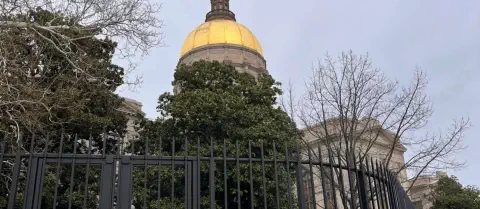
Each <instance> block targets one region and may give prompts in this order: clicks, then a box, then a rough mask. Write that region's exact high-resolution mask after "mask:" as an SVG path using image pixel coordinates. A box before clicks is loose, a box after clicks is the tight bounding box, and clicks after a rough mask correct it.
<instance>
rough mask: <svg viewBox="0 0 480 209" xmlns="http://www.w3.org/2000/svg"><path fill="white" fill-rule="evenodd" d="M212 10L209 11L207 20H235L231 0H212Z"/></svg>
mask: <svg viewBox="0 0 480 209" xmlns="http://www.w3.org/2000/svg"><path fill="white" fill-rule="evenodd" d="M210 4H211V11H210V12H209V13H207V16H206V18H205V22H208V21H211V20H218V19H223V20H232V21H235V14H234V13H233V12H232V11H230V0H210Z"/></svg>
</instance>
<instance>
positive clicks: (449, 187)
mask: <svg viewBox="0 0 480 209" xmlns="http://www.w3.org/2000/svg"><path fill="white" fill-rule="evenodd" d="M432 209H480V190H478V188H475V187H473V186H466V187H464V186H462V185H461V184H460V183H459V182H458V179H457V177H455V176H452V177H442V178H441V179H440V180H439V181H438V183H437V185H436V186H435V190H434V192H433V207H432Z"/></svg>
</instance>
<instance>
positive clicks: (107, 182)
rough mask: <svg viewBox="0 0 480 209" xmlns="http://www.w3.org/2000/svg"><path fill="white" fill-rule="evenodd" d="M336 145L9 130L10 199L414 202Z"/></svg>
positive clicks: (10, 203)
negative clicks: (14, 135)
mask: <svg viewBox="0 0 480 209" xmlns="http://www.w3.org/2000/svg"><path fill="white" fill-rule="evenodd" d="M112 141H113V144H112V145H111V146H108V143H111V142H112ZM19 144H21V146H19ZM103 148H105V149H103ZM107 148H108V149H107ZM127 150H128V151H127ZM332 153H333V152H332V151H330V150H328V149H325V148H321V147H320V146H318V147H316V148H312V147H310V148H309V149H305V148H304V147H301V146H299V145H295V144H293V145H292V144H283V145H278V144H275V143H271V144H268V145H267V144H263V143H253V142H236V141H233V142H232V141H229V140H222V141H215V140H208V141H205V140H200V139H195V140H187V139H182V140H174V139H172V140H165V139H163V140H162V139H157V140H145V141H139V140H134V141H130V142H125V141H123V140H116V141H115V140H107V137H104V139H103V141H100V142H98V143H94V142H93V141H91V140H88V139H81V137H78V136H72V135H70V136H67V135H64V134H62V135H61V137H57V138H55V139H53V138H51V137H50V138H49V137H43V138H39V137H37V138H35V137H30V138H28V140H27V139H24V140H19V139H11V138H9V139H7V138H4V139H3V140H2V142H1V152H0V175H1V177H0V178H1V179H0V208H7V209H13V208H24V209H39V208H53V209H55V208H68V209H72V208H81V209H87V208H88V209H90V208H101V209H111V208H118V209H130V208H135V209H138V208H188V209H190V208H192V209H199V208H210V209H214V208H238V209H239V208H245V209H246V208H250V209H253V208H265V209H266V208H298V209H307V208H308V209H319V208H335V209H337V208H361V209H367V208H368V209H414V207H413V204H412V203H411V202H410V200H409V198H408V196H407V195H406V193H405V191H404V189H403V188H402V186H401V184H400V182H399V181H398V180H397V178H396V177H395V175H394V174H393V173H392V172H390V171H389V170H388V169H386V168H385V167H384V166H383V165H382V164H381V163H379V162H378V161H376V160H374V159H365V158H355V157H353V156H352V159H356V160H352V161H349V160H347V161H344V160H342V157H341V156H339V155H335V154H332ZM344 162H345V163H344ZM349 162H350V163H349ZM350 164H353V165H350Z"/></svg>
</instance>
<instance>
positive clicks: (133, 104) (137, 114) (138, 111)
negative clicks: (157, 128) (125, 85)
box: [118, 97, 145, 145]
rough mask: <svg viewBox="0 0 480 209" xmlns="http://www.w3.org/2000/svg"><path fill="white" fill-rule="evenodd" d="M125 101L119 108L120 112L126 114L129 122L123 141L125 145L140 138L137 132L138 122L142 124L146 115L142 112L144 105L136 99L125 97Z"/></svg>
mask: <svg viewBox="0 0 480 209" xmlns="http://www.w3.org/2000/svg"><path fill="white" fill-rule="evenodd" d="M123 99H124V101H123V103H122V106H120V108H118V111H120V112H122V113H123V114H125V117H126V118H127V119H128V121H127V130H126V131H127V132H126V134H125V137H124V139H125V140H123V141H124V145H125V143H127V142H128V141H129V140H135V139H138V138H139V134H138V132H137V127H138V122H140V121H141V120H142V119H143V118H144V117H145V113H144V112H143V111H142V106H143V105H142V103H141V102H139V101H136V100H134V99H130V98H126V97H123Z"/></svg>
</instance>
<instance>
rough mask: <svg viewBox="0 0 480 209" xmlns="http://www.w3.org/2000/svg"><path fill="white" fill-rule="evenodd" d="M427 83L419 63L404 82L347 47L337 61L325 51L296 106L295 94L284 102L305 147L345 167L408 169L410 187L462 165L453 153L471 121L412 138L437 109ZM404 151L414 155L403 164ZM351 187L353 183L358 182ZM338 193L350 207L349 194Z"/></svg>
mask: <svg viewBox="0 0 480 209" xmlns="http://www.w3.org/2000/svg"><path fill="white" fill-rule="evenodd" d="M426 87H427V78H426V75H425V73H423V72H422V71H421V69H420V68H419V67H416V69H415V74H414V76H413V80H412V81H411V83H410V84H409V85H407V86H402V85H400V84H399V83H398V82H395V81H391V80H389V79H388V78H387V77H386V76H385V74H384V73H382V71H381V70H380V69H379V68H375V67H374V66H373V65H372V62H371V59H370V58H369V57H368V55H356V54H354V53H353V52H352V51H349V52H348V53H341V54H340V55H339V56H338V59H334V58H332V57H331V56H329V55H326V56H325V59H323V60H320V61H319V63H318V66H317V67H314V68H313V71H312V77H311V78H310V80H309V81H308V82H307V83H306V94H305V96H304V97H302V98H301V99H300V100H299V102H298V104H297V103H294V102H292V95H291V94H290V95H289V94H286V96H289V97H290V98H287V99H285V98H284V99H283V100H281V101H283V102H282V104H283V105H282V107H283V108H284V109H285V110H286V111H287V112H295V114H294V115H291V116H293V117H295V118H296V120H297V121H299V122H300V123H301V126H303V127H304V133H305V136H304V137H303V140H304V142H305V144H306V145H312V144H314V143H317V142H319V143H321V144H322V145H323V146H324V147H326V149H328V150H329V151H331V152H332V153H334V154H335V155H336V156H339V157H341V158H338V159H340V160H342V161H343V164H345V165H346V164H350V165H352V163H358V162H359V161H358V160H355V159H359V158H367V157H374V158H377V159H379V160H381V161H382V162H383V163H384V165H386V166H387V167H389V168H391V169H393V170H395V172H396V173H397V175H403V176H404V177H406V174H407V172H406V171H407V170H408V171H409V174H413V178H412V179H410V181H411V184H410V188H411V187H412V186H413V185H414V183H415V180H416V179H417V178H418V177H419V176H421V175H426V174H431V173H433V172H435V171H436V170H437V169H457V168H461V167H463V165H464V163H463V162H458V161H456V160H455V158H453V156H454V155H455V153H457V152H458V151H460V150H462V148H463V145H462V143H461V142H462V137H463V134H464V132H465V130H466V129H467V128H468V127H469V125H470V122H469V119H463V118H461V119H459V120H454V121H453V124H452V125H451V127H449V128H448V129H447V130H446V131H445V132H442V133H434V134H428V135H426V136H424V137H421V138H418V136H417V137H411V135H412V133H416V132H418V131H421V130H422V128H424V127H425V125H426V124H427V122H428V120H429V118H430V116H431V115H432V112H433V108H432V104H431V102H430V101H429V100H428V97H427V95H426V92H425V90H426ZM287 92H290V93H291V91H289V90H287ZM297 106H298V108H296V107H297ZM292 109H295V110H292ZM314 147H316V146H314ZM312 149H314V148H312ZM406 149H409V150H411V152H412V153H413V156H411V157H410V158H409V159H406V160H405V162H402V159H398V156H402V157H403V152H404V151H405V150H406ZM324 154H325V152H324ZM354 156H355V157H354ZM317 157H319V156H317ZM337 172H338V171H337ZM337 175H338V174H337ZM337 177H338V178H343V177H340V176H337ZM401 180H403V181H406V180H407V179H406V178H403V179H401ZM337 183H338V182H337ZM337 186H342V185H337ZM343 186H344V185H343ZM347 187H355V182H353V185H349V186H347ZM410 188H408V190H409V189H410ZM340 195H342V197H343V198H342V200H345V202H344V203H343V204H344V205H345V206H346V207H347V205H348V204H349V203H348V201H349V200H348V197H349V195H347V194H346V193H344V194H340Z"/></svg>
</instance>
